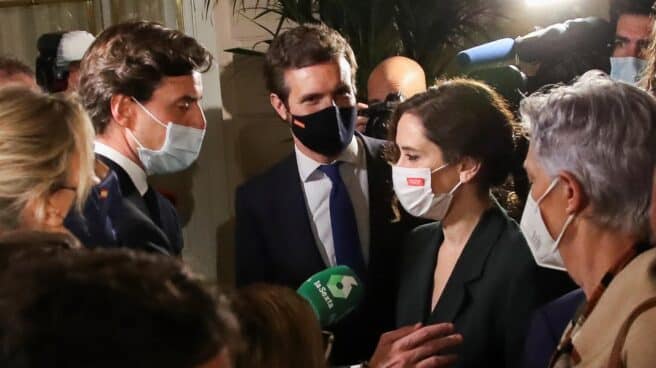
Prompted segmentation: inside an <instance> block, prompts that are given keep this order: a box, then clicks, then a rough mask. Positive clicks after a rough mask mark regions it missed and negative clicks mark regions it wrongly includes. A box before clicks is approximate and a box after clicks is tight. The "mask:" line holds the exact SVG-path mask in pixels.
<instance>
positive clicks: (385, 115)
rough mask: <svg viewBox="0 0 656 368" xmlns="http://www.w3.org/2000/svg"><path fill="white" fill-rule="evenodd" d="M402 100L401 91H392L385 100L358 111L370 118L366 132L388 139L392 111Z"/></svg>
mask: <svg viewBox="0 0 656 368" xmlns="http://www.w3.org/2000/svg"><path fill="white" fill-rule="evenodd" d="M402 101H403V96H402V95H401V94H400V93H398V92H396V93H390V94H389V95H387V97H385V100H384V101H380V102H375V103H372V104H370V105H369V107H368V108H366V109H363V110H360V111H358V115H360V116H365V117H368V118H369V121H368V122H367V127H366V129H365V131H364V134H365V135H367V136H369V137H374V138H378V139H387V128H388V126H389V123H390V119H391V118H392V113H393V112H394V110H395V109H396V106H398V104H399V103H401V102H402Z"/></svg>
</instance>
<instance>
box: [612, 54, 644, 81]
mask: <svg viewBox="0 0 656 368" xmlns="http://www.w3.org/2000/svg"><path fill="white" fill-rule="evenodd" d="M646 67H647V61H645V60H643V59H639V58H635V57H611V58H610V77H611V78H612V79H614V80H616V81H622V82H626V83H629V84H636V83H637V82H638V81H639V80H640V77H641V76H642V72H643V71H644V70H645V68H646Z"/></svg>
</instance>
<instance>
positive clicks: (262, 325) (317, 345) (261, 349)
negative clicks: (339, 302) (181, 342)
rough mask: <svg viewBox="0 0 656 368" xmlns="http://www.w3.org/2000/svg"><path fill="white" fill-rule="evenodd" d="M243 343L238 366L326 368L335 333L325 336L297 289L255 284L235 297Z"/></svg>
mask: <svg viewBox="0 0 656 368" xmlns="http://www.w3.org/2000/svg"><path fill="white" fill-rule="evenodd" d="M232 309H233V310H234V313H235V315H236V316H237V319H238V320H239V325H240V329H241V335H242V339H243V344H244V345H243V346H242V347H241V351H240V352H239V353H237V354H235V356H234V359H233V362H234V364H235V368H260V367H270V368H287V367H304V368H325V367H327V364H326V359H327V354H329V353H330V348H331V345H332V341H331V338H332V335H329V334H327V335H326V337H325V339H324V338H323V337H322V332H321V327H320V325H319V321H318V319H317V317H316V315H315V313H314V312H313V310H312V308H311V307H310V305H309V304H308V302H307V301H306V300H305V299H303V298H302V297H301V296H300V295H298V294H297V293H296V292H295V291H294V290H292V289H290V288H287V287H283V286H276V285H267V284H253V285H249V286H246V287H244V288H241V289H239V290H238V291H237V292H236V293H235V295H234V297H233V299H232Z"/></svg>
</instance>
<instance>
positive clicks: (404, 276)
mask: <svg viewBox="0 0 656 368" xmlns="http://www.w3.org/2000/svg"><path fill="white" fill-rule="evenodd" d="M443 240H444V235H443V233H442V228H441V225H440V224H439V223H431V224H427V225H424V226H421V227H418V228H417V229H415V230H414V231H412V233H410V234H409V235H408V237H407V239H406V241H405V243H404V247H403V256H402V259H403V260H402V264H401V284H400V288H399V297H398V298H399V299H398V303H397V326H404V325H409V324H414V323H417V322H422V323H426V324H434V323H440V322H451V323H453V324H454V326H455V330H456V331H457V332H458V333H460V334H462V336H463V339H464V341H463V344H462V345H461V346H460V347H458V348H456V349H455V351H454V352H455V353H457V354H458V355H459V360H458V362H457V364H456V367H516V366H518V364H519V362H520V360H521V356H522V351H523V347H524V337H525V334H526V329H527V324H528V321H529V318H530V316H531V313H532V311H533V310H534V309H535V308H536V307H537V306H539V305H541V304H543V303H545V302H547V301H548V300H551V299H553V298H554V297H556V296H558V295H562V294H564V293H565V292H566V291H568V290H571V289H573V288H574V284H573V283H572V282H571V280H570V279H569V277H568V275H567V273H565V272H560V271H553V270H550V269H546V268H542V267H538V266H537V265H536V263H535V261H534V259H533V257H532V255H531V252H530V250H529V248H528V245H527V244H526V241H525V240H524V237H523V235H522V234H521V232H520V231H519V228H518V226H517V224H516V223H515V222H514V221H513V220H511V219H510V218H509V217H508V216H507V215H506V213H505V212H504V211H503V210H502V209H501V208H500V207H498V206H496V205H495V206H493V207H492V208H490V209H489V210H487V211H486V212H485V213H484V214H483V216H482V217H481V220H480V222H479V223H478V225H477V226H476V228H475V229H474V231H473V233H472V235H471V238H470V239H469V241H468V242H467V245H466V246H465V248H464V250H463V251H462V254H461V255H460V258H459V259H458V261H457V263H456V266H455V268H454V270H453V272H452V274H451V277H450V278H449V280H448V281H447V284H446V287H445V288H444V291H443V293H442V295H441V297H440V300H439V301H438V303H437V305H436V307H435V309H434V310H433V311H430V304H431V299H432V293H433V274H434V270H435V265H436V262H437V254H438V250H439V247H440V245H441V244H442V241H443Z"/></svg>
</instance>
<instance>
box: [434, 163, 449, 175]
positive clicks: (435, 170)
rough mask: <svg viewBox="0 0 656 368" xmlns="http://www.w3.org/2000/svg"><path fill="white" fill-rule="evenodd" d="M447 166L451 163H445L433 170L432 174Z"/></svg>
mask: <svg viewBox="0 0 656 368" xmlns="http://www.w3.org/2000/svg"><path fill="white" fill-rule="evenodd" d="M447 166H449V164H444V165H442V166H440V167H438V168H437V169H434V170H431V174H435V173H436V172H438V171H440V170H442V169H444V168H445V167H447Z"/></svg>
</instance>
